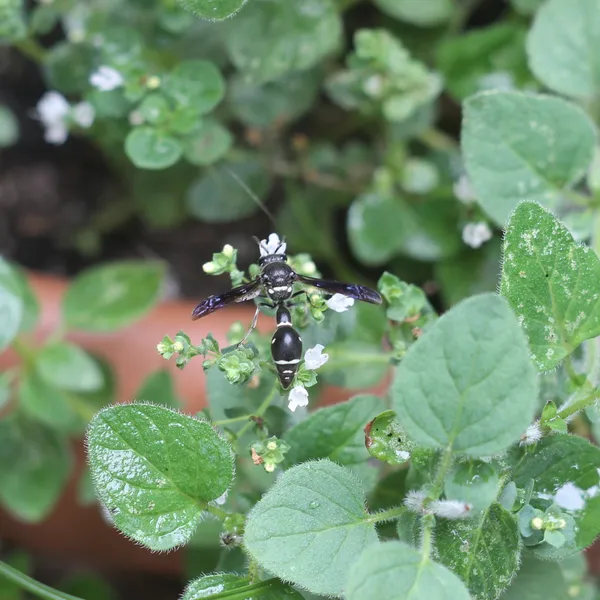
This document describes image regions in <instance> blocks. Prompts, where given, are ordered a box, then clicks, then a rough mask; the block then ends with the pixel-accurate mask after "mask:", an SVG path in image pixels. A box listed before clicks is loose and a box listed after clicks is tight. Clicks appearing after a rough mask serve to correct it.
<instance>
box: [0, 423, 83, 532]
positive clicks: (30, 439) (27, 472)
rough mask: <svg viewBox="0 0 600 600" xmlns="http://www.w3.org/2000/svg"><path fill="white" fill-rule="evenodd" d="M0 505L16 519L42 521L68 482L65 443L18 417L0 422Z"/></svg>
mask: <svg viewBox="0 0 600 600" xmlns="http://www.w3.org/2000/svg"><path fill="white" fill-rule="evenodd" d="M0 439H1V440H2V443H1V444H0V501H1V502H2V504H3V505H4V506H5V507H6V509H7V510H9V511H10V512H11V513H12V514H14V515H15V516H16V517H17V518H19V519H22V520H23V521H27V522H38V521H41V520H43V519H44V518H45V517H46V516H47V515H48V514H49V513H50V511H51V510H52V508H53V507H54V504H55V502H56V501H57V500H58V498H59V496H60V494H61V493H62V491H63V488H64V486H65V485H66V483H67V480H68V478H69V473H70V471H71V466H72V462H73V461H72V457H71V453H70V450H69V445H68V442H67V439H66V438H65V437H63V436H62V435H61V434H59V433H58V432H56V431H55V430H53V429H49V428H47V427H45V426H44V425H41V424H39V423H36V422H35V421H32V420H29V419H26V418H24V417H22V416H16V415H12V416H9V417H6V418H4V419H3V420H1V421H0Z"/></svg>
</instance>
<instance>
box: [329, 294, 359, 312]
mask: <svg viewBox="0 0 600 600" xmlns="http://www.w3.org/2000/svg"><path fill="white" fill-rule="evenodd" d="M325 304H327V306H328V307H329V308H330V309H331V310H335V312H339V313H341V312H345V311H347V310H348V309H349V308H350V307H351V306H352V305H353V304H354V298H348V297H347V296H344V294H334V295H333V296H331V298H329V300H327V302H325Z"/></svg>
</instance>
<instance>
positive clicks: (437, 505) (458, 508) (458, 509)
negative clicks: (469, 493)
mask: <svg viewBox="0 0 600 600" xmlns="http://www.w3.org/2000/svg"><path fill="white" fill-rule="evenodd" d="M427 508H428V509H429V510H430V511H431V512H432V513H433V514H434V515H436V516H437V517H444V518H445V519H464V518H466V517H468V516H469V515H470V514H471V511H472V510H473V505H472V504H469V503H468V502H462V501H460V500H434V501H433V502H431V503H430V504H429V505H428V506H427Z"/></svg>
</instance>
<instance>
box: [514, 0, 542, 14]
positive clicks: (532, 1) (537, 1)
mask: <svg viewBox="0 0 600 600" xmlns="http://www.w3.org/2000/svg"><path fill="white" fill-rule="evenodd" d="M510 2H511V4H512V5H513V6H514V8H515V10H516V11H517V12H520V13H521V14H523V15H532V14H533V13H534V12H535V11H536V10H537V9H538V8H539V7H540V6H541V5H542V4H543V3H544V0H510Z"/></svg>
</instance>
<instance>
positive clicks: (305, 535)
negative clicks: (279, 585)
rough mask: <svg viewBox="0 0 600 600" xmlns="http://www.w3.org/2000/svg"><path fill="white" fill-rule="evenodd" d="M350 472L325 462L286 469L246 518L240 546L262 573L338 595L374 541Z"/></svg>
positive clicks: (372, 526)
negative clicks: (356, 562) (259, 566)
mask: <svg viewBox="0 0 600 600" xmlns="http://www.w3.org/2000/svg"><path fill="white" fill-rule="evenodd" d="M366 518H367V514H366V513H365V507H364V496H363V491H362V489H361V486H360V483H359V482H358V480H357V479H356V478H355V477H354V476H353V475H352V473H351V472H350V471H349V470H348V469H345V468H344V467H340V466H338V465H336V464H334V463H332V462H330V461H329V460H320V461H317V462H308V463H304V464H302V465H298V466H296V467H293V468H291V469H290V470H289V471H286V472H285V473H284V474H283V475H282V476H281V477H280V478H279V479H278V480H277V482H276V483H275V485H273V487H272V488H271V489H270V490H269V491H268V492H267V493H266V494H265V495H264V496H263V497H262V498H261V500H260V501H259V502H258V503H257V504H256V505H255V506H254V508H253V509H252V510H251V511H250V513H249V515H248V521H247V523H246V532H245V535H244V542H245V544H246V548H247V550H248V552H249V553H250V555H251V556H252V557H253V558H254V559H255V560H257V561H258V562H259V563H260V564H261V565H262V566H263V567H264V568H265V569H267V570H268V571H270V572H272V573H273V574H275V575H277V576H278V577H280V578H281V579H285V580H287V581H291V582H292V583H295V584H297V585H299V586H301V587H304V588H306V589H308V590H309V591H311V592H314V593H316V594H327V595H340V594H341V593H342V591H343V589H344V587H345V586H344V584H345V578H346V574H347V572H348V571H349V570H350V568H351V567H352V565H353V564H354V563H355V561H356V557H357V556H358V555H359V554H360V553H361V552H362V551H363V549H364V548H366V547H367V546H369V545H370V544H374V543H376V542H377V534H376V533H375V527H374V525H373V524H372V523H370V522H368V521H366Z"/></svg>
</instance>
